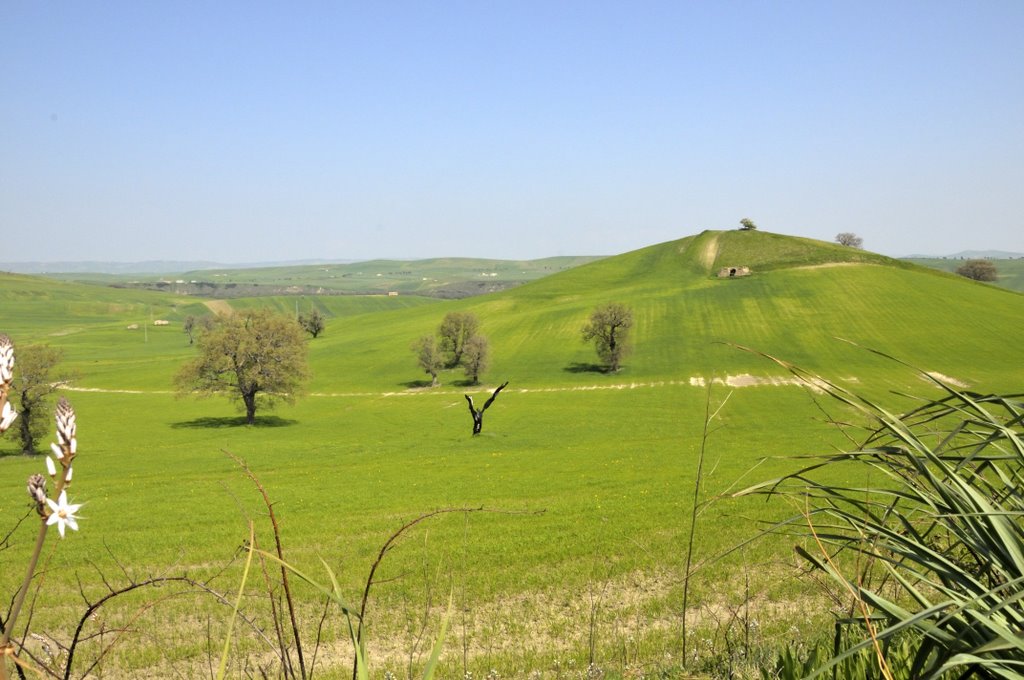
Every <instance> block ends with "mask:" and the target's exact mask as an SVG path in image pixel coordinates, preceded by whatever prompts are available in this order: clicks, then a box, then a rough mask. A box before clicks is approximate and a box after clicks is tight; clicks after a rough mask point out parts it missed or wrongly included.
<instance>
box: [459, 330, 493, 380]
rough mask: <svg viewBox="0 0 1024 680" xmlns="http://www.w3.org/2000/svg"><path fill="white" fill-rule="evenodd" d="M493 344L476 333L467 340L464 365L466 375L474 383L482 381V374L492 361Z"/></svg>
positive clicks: (463, 359) (463, 356)
mask: <svg viewBox="0 0 1024 680" xmlns="http://www.w3.org/2000/svg"><path fill="white" fill-rule="evenodd" d="M490 354H491V346H490V343H489V342H487V338H485V337H484V336H482V335H474V336H473V337H471V338H470V339H469V340H467V341H466V348H465V350H464V351H463V353H462V366H463V367H464V368H465V369H466V377H467V378H469V380H470V381H471V382H472V383H473V384H474V385H476V384H478V383H479V382H480V374H481V373H484V372H485V371H486V370H487V368H488V366H489V365H490V361H491V357H490Z"/></svg>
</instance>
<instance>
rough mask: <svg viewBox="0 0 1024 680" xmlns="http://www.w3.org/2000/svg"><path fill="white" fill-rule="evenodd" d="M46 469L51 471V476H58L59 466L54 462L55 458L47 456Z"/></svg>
mask: <svg viewBox="0 0 1024 680" xmlns="http://www.w3.org/2000/svg"><path fill="white" fill-rule="evenodd" d="M46 471H47V472H49V473H50V476H51V477H56V476H57V466H56V465H54V464H53V458H50V457H49V456H47V457H46Z"/></svg>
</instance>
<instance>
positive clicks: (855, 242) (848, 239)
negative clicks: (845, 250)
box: [836, 231, 864, 248]
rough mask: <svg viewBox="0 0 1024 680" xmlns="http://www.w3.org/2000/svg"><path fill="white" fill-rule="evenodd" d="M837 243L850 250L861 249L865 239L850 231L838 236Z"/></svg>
mask: <svg viewBox="0 0 1024 680" xmlns="http://www.w3.org/2000/svg"><path fill="white" fill-rule="evenodd" d="M836 243H838V244H839V245H841V246H849V247H850V248H860V247H861V246H863V245H864V239H862V238H861V237H860V236H857V235H856V234H854V233H851V232H849V231H844V232H842V233H839V234H836Z"/></svg>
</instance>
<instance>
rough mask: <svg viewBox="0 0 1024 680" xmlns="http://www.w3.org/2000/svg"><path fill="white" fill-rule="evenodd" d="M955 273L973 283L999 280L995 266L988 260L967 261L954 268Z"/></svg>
mask: <svg viewBox="0 0 1024 680" xmlns="http://www.w3.org/2000/svg"><path fill="white" fill-rule="evenodd" d="M956 273H957V274H959V275H960V276H966V277H967V278H969V279H974V280H975V281H995V280H996V279H997V278H999V276H998V272H996V266H995V264H993V263H992V262H990V261H989V260H967V261H966V262H964V263H963V264H962V265H960V266H959V267H957V268H956Z"/></svg>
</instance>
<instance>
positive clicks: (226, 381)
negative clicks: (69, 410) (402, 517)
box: [22, 303, 633, 424]
mask: <svg viewBox="0 0 1024 680" xmlns="http://www.w3.org/2000/svg"><path fill="white" fill-rule="evenodd" d="M189 319H191V322H187V323H186V324H185V325H186V327H187V328H188V331H187V332H188V333H189V339H190V342H191V341H192V338H193V335H192V333H195V332H197V331H198V332H197V335H196V336H195V344H196V345H197V347H198V356H197V357H196V358H195V359H193V360H192V361H190V362H188V363H187V364H185V365H184V366H183V367H182V368H181V370H180V371H179V372H178V374H177V375H176V376H175V384H176V386H177V388H178V391H179V393H180V394H195V395H198V396H209V395H213V394H226V395H228V396H229V397H230V398H232V399H233V400H235V401H238V402H240V403H241V405H242V407H243V409H244V410H245V416H246V422H247V423H249V424H253V423H255V421H256V411H257V409H258V408H260V407H266V406H270V405H272V404H273V402H275V401H277V400H284V401H287V402H291V401H293V400H294V398H295V397H296V395H297V394H298V393H299V392H300V391H301V389H302V386H303V384H304V382H305V381H306V379H307V377H308V374H309V369H308V365H307V349H306V343H305V341H304V335H303V327H302V326H300V325H299V324H298V323H296V322H295V320H294V319H291V318H288V317H285V316H281V315H277V314H274V313H272V312H270V311H268V310H265V309H262V310H248V311H245V312H239V313H236V314H233V315H230V316H216V317H213V316H211V317H203V318H202V319H199V320H195V319H192V317H189ZM632 326H633V312H632V310H631V309H629V308H628V307H626V306H625V305H622V304H618V303H609V304H605V305H601V306H599V307H597V308H595V309H594V310H593V312H592V313H591V315H590V320H589V321H588V322H587V324H586V325H584V327H583V329H582V337H583V340H584V341H585V342H592V343H594V349H595V351H596V352H597V355H598V357H599V358H600V360H601V361H602V362H603V363H604V365H605V370H607V371H609V372H615V371H618V370H619V369H620V368H621V366H622V359H623V358H624V357H625V356H626V354H627V352H628V349H629V344H628V339H629V329H630V328H631V327H632ZM479 329H480V321H479V319H477V317H476V316H475V315H474V314H472V313H469V312H449V313H448V314H447V315H445V317H444V319H443V320H442V322H441V325H440V326H439V327H438V329H437V334H436V336H435V335H428V336H424V337H422V338H420V339H419V340H417V341H416V342H415V343H414V344H413V351H414V352H415V353H416V356H417V360H418V362H419V365H420V367H421V368H422V369H423V370H424V372H426V373H427V374H429V375H430V376H431V384H432V385H437V384H439V383H438V375H439V374H440V372H441V371H442V370H444V369H454V368H457V367H462V368H463V370H464V371H465V374H466V377H467V378H468V379H469V380H470V382H471V383H473V384H478V383H479V382H480V376H481V375H482V374H483V373H484V372H485V371H486V369H487V366H488V361H489V358H490V344H489V343H488V341H487V338H486V337H484V336H483V335H481V334H480V332H479ZM307 332H309V331H307ZM318 332H319V331H318ZM314 337H315V336H314ZM58 359H59V353H57V354H53V353H47V354H43V355H42V357H41V358H40V360H39V361H40V363H42V364H44V365H45V366H48V367H52V366H53V365H54V364H55V363H56V361H57V360H58ZM24 361H25V363H26V364H28V365H27V366H26V367H25V368H26V369H27V370H25V371H24V372H23V375H24V376H46V377H45V378H43V377H36V378H35V379H34V380H35V381H34V383H33V385H34V387H33V389H35V390H36V393H38V394H40V395H44V396H45V394H48V393H49V392H47V391H46V390H48V389H49V390H50V391H52V389H50V386H52V385H54V384H55V383H59V382H60V381H58V380H54V379H53V376H52V375H51V373H52V371H50V372H47V371H35V370H32V362H33V359H32V355H31V354H29V356H28V358H27V359H25V360H24ZM22 379H23V380H28V379H29V378H28V377H23V378H22ZM503 387H504V385H503ZM499 390H500V388H499ZM496 394H497V391H496V392H495V395H496ZM490 401H493V396H492V399H491V400H490ZM488 405H489V404H488ZM486 406H487V405H485V407H484V408H486ZM32 409H33V406H32V404H31V403H29V404H28V405H27V406H26V404H25V402H24V401H23V403H22V411H23V412H24V413H25V415H26V416H27V417H26V418H25V420H26V421H30V420H32V418H31V416H30V414H31V413H32ZM471 410H473V409H471ZM483 410H484V409H480V411H479V414H480V415H481V417H482V413H483Z"/></svg>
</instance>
